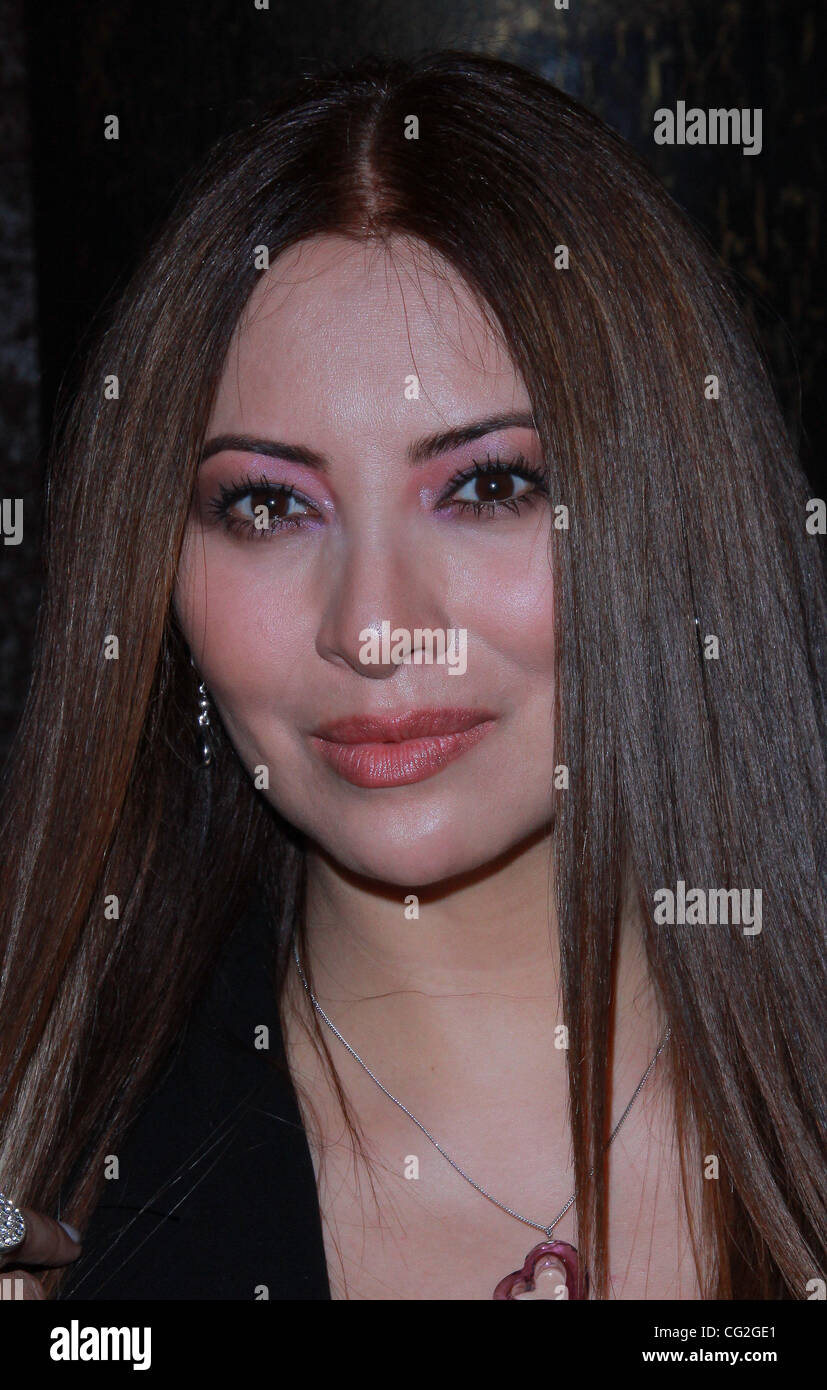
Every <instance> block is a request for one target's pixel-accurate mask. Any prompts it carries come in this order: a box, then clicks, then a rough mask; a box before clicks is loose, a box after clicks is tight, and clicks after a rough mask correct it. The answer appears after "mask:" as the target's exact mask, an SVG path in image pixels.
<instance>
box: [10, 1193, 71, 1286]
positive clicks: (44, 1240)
mask: <svg viewBox="0 0 827 1390" xmlns="http://www.w3.org/2000/svg"><path fill="white" fill-rule="evenodd" d="M20 1210H21V1212H22V1214H23V1220H24V1221H25V1223H26V1238H25V1240H23V1241H22V1243H21V1244H20V1245H18V1246H16V1247H15V1249H14V1250H12V1251H10V1252H9V1258H11V1259H13V1260H14V1262H15V1264H24V1265H67V1264H70V1263H71V1261H72V1260H76V1259H77V1257H78V1255H79V1254H80V1252H81V1247H80V1244H79V1243H78V1242H76V1241H74V1240H72V1238H71V1236H70V1235H69V1233H68V1231H66V1230H65V1229H64V1227H63V1226H61V1224H60V1222H59V1221H53V1220H52V1218H51V1216H44V1215H43V1213H42V1212H39V1211H32V1210H31V1208H30V1207H21V1208H20ZM4 1272H5V1271H4Z"/></svg>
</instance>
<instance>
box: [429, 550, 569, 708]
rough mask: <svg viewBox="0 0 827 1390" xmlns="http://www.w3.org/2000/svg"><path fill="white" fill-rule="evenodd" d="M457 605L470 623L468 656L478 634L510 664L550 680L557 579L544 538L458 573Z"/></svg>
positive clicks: (486, 647) (491, 649) (469, 658)
mask: <svg viewBox="0 0 827 1390" xmlns="http://www.w3.org/2000/svg"><path fill="white" fill-rule="evenodd" d="M455 595H456V597H457V599H458V602H457V604H456V606H455V605H454V604H453V603H452V605H451V607H452V611H461V612H462V613H463V614H464V618H463V625H464V626H465V627H467V628H468V661H469V669H470V663H471V653H472V650H473V645H474V641H475V639H477V640H478V641H479V642H480V643H481V644H482V647H483V649H484V650H487V651H490V652H494V653H497V654H498V655H499V656H501V657H503V658H505V660H506V662H507V664H508V667H509V668H512V669H513V668H518V669H519V670H521V671H523V672H525V673H526V674H527V675H531V674H536V675H537V676H539V677H542V678H543V680H544V681H546V682H547V681H549V680H550V679H551V678H552V676H553V671H554V585H553V581H552V573H551V565H550V562H549V558H548V551H547V547H546V545H545V544H539V543H538V544H536V545H535V546H532V547H526V548H525V549H524V550H520V551H519V552H516V551H515V550H511V551H510V552H506V551H503V554H502V555H501V556H492V555H490V554H489V555H488V556H487V557H486V564H485V568H484V572H476V571H474V570H472V569H465V571H464V574H462V575H461V576H460V575H459V574H457V577H456V581H455Z"/></svg>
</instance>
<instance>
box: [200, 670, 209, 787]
mask: <svg viewBox="0 0 827 1390" xmlns="http://www.w3.org/2000/svg"><path fill="white" fill-rule="evenodd" d="M198 708H199V710H200V711H201V713H200V714H199V716H198V727H199V729H200V730H201V740H202V742H201V762H202V764H203V766H204V767H209V765H210V763H211V762H212V748H211V747H210V738H209V732H208V731H209V729H210V728H211V727H212V726H211V724H210V697H209V695H208V694H207V687H206V685H205V684H204V682H203V681H202V682H201V684H200V685H199V687H198Z"/></svg>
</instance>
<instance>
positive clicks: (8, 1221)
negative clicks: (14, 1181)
mask: <svg viewBox="0 0 827 1390" xmlns="http://www.w3.org/2000/svg"><path fill="white" fill-rule="evenodd" d="M25 1239H26V1222H25V1221H24V1220H23V1213H22V1212H21V1211H18V1209H17V1207H16V1206H15V1205H14V1202H10V1201H9V1199H8V1197H7V1196H6V1195H5V1193H3V1192H0V1259H2V1258H3V1256H4V1255H8V1254H9V1253H10V1252H11V1251H12V1250H16V1249H17V1247H18V1245H22V1244H23V1241H24V1240H25Z"/></svg>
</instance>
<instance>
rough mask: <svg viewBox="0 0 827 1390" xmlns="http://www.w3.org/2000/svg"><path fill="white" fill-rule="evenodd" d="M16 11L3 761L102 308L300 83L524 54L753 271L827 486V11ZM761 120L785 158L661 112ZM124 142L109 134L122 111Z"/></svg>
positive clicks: (636, 2) (7, 24)
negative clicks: (62, 460) (173, 219)
mask: <svg viewBox="0 0 827 1390" xmlns="http://www.w3.org/2000/svg"><path fill="white" fill-rule="evenodd" d="M569 4H570V8H569V9H568V10H557V9H555V5H554V0H535V3H530V2H525V0H476V3H473V4H472V3H463V0H417V3H415V4H411V3H410V0H404V2H403V3H400V2H399V0H270V3H269V9H265V10H257V9H256V8H255V3H254V0H166V3H155V2H154V0H117V2H116V0H105V2H104V0H84V2H83V3H81V0H60V3H49V0H40V2H39V3H38V0H31V3H29V4H25V3H24V0H0V87H1V88H2V116H0V120H1V121H2V125H0V135H2V149H3V154H4V160H3V168H2V173H0V267H1V268H0V421H2V433H1V434H0V450H1V451H2V453H1V454H0V469H2V471H1V472H0V495H2V496H3V497H22V498H23V499H24V540H23V543H22V544H21V545H19V546H5V545H0V602H2V610H3V627H2V632H0V759H2V757H3V756H4V754H5V751H6V749H7V747H8V742H9V739H10V737H11V734H12V732H13V729H14V727H15V725H16V722H17V718H18V716H19V713H20V708H21V704H22V700H23V697H24V694H25V689H26V684H27V681H28V677H29V669H30V660H31V647H32V636H33V626H34V617H35V613H36V607H37V599H38V593H39V569H40V561H39V544H40V496H41V489H42V482H43V476H42V469H43V454H44V449H45V443H46V441H47V439H48V431H49V427H50V422H51V417H52V411H53V407H54V400H55V394H56V391H57V387H58V384H59V382H60V380H61V378H62V376H63V375H64V374H65V373H67V372H68V373H69V380H70V381H71V380H72V379H73V373H74V372H75V371H76V370H77V365H78V363H79V361H80V360H81V357H82V353H83V347H84V343H85V341H86V340H87V339H88V335H89V333H90V331H91V329H92V326H93V320H94V316H95V314H96V313H97V312H98V311H99V310H100V309H101V307H102V306H104V305H105V304H106V303H107V302H108V301H109V299H110V298H111V297H112V296H113V295H114V294H116V293H117V291H118V289H119V287H120V286H121V285H122V284H123V283H124V281H125V280H126V278H127V277H128V274H129V272H130V271H131V269H132V268H133V266H134V263H135V261H136V260H137V259H138V258H139V256H140V255H141V253H142V251H143V250H144V248H145V246H146V243H147V241H148V239H149V238H150V237H151V234H152V232H153V231H154V230H155V229H156V228H157V226H158V224H159V223H160V222H161V221H163V218H164V216H165V214H166V212H167V211H168V210H169V208H170V206H171V203H172V201H173V197H174V193H175V190H176V187H177V185H178V183H179V181H180V179H181V178H182V176H183V175H184V173H185V172H186V171H187V170H188V169H189V168H190V167H191V165H192V164H193V163H194V162H195V160H196V159H197V158H198V157H199V156H200V155H201V154H202V153H203V152H204V151H205V149H206V148H207V147H208V146H209V145H210V144H211V143H212V141H213V140H215V139H216V138H217V137H218V136H219V135H220V134H222V133H224V132H225V131H226V130H229V129H231V128H232V127H233V126H234V125H236V124H237V123H238V122H239V121H241V120H243V119H246V117H247V116H248V114H249V112H250V108H251V107H252V106H254V105H255V104H257V103H258V102H260V101H262V100H267V99H269V98H271V97H273V96H275V95H276V94H277V93H278V92H279V90H280V87H281V86H282V84H283V82H284V81H285V80H286V79H288V78H290V77H292V76H294V75H295V74H296V73H297V72H299V71H304V70H311V69H313V68H314V67H315V66H316V65H318V63H319V62H324V61H329V60H331V59H334V60H339V61H342V62H347V61H350V60H351V59H354V58H357V57H359V56H360V55H361V54H363V53H366V52H371V51H372V52H380V53H385V54H392V55H399V56H402V57H407V56H413V55H414V54H416V53H418V52H420V51H422V50H427V49H432V48H437V47H452V48H465V49H471V50H474V51H479V52H485V53H491V54H494V55H498V56H501V57H505V58H508V59H510V60H512V61H514V62H518V63H522V64H524V65H525V66H527V67H530V68H533V69H534V70H535V71H537V72H540V73H542V74H543V75H544V76H545V77H547V78H548V79H549V80H550V81H552V82H554V83H555V84H556V85H557V86H559V87H562V88H563V89H564V90H565V91H567V92H569V93H570V94H571V95H572V96H575V97H577V98H578V99H580V100H582V101H583V102H585V104H586V105H588V106H590V107H591V108H592V109H593V110H594V111H596V112H597V113H598V114H599V115H600V116H602V117H603V119H604V120H606V121H608V122H609V124H610V125H612V126H614V127H615V129H616V130H618V131H620V133H621V134H622V135H624V136H625V137H626V139H627V140H629V141H630V142H631V143H632V144H633V145H634V146H635V147H636V148H637V149H638V150H639V152H640V153H642V154H643V155H644V157H645V158H647V159H648V161H649V163H650V164H651V166H652V167H653V168H654V169H655V170H656V171H657V173H658V174H659V175H660V177H661V178H662V180H663V181H664V183H665V184H666V186H667V188H668V189H669V190H670V192H671V193H672V194H673V196H674V197H675V198H676V199H677V200H678V202H679V203H681V205H682V206H683V207H684V208H685V209H686V210H687V211H688V212H689V213H690V215H691V216H692V217H693V219H694V220H695V222H696V223H697V224H698V225H700V226H701V227H702V228H703V229H704V231H705V232H706V234H707V236H708V237H709V239H710V240H711V241H712V243H713V245H714V246H715V247H716V248H717V250H718V252H719V254H720V255H721V256H722V258H723V259H724V261H726V262H727V264H729V265H730V266H731V267H732V268H733V270H734V271H735V272H736V275H737V277H738V281H739V284H740V286H741V288H742V291H743V294H744V296H745V298H746V301H747V303H748V305H749V308H750V312H751V313H752V315H753V317H754V319H755V321H756V323H757V326H758V328H759V332H760V334H761V337H762V340H763V343H764V346H765V351H766V354H767V357H768V359H769V362H770V366H771V369H772V372H773V377H774V380H775V383H776V386H777V389H778V393H779V397H780V399H781V403H782V407H783V409H784V411H785V414H786V417H787V420H788V423H789V425H790V427H791V429H792V430H793V433H794V435H795V437H796V438H797V439H798V441H799V443H800V447H801V450H802V458H803V462H804V466H805V468H806V469H807V471H808V473H809V475H810V479H811V482H812V484H813V488H814V491H816V492H817V491H818V490H819V488H820V486H822V482H821V474H820V467H819V460H820V458H821V457H822V452H823V444H824V436H825V429H826V428H827V426H825V422H824V420H823V418H822V412H821V411H820V410H819V405H820V403H821V402H822V401H823V400H824V399H825V394H826V393H825V373H826V371H827V368H825V325H824V309H823V298H822V288H823V277H824V261H823V258H822V257H821V255H820V246H819V240H820V238H819V231H820V217H821V190H822V182H823V149H824V145H823V139H822V125H823V122H824V121H825V118H827V103H826V102H825V97H824V86H825V82H824V78H823V77H822V76H821V73H820V63H819V59H820V58H821V57H822V42H821V40H822V26H823V19H822V16H821V9H822V6H821V5H820V4H819V3H817V0H813V2H812V3H807V0H798V3H796V2H795V0H729V2H728V3H720V0H719V2H718V3H713V0H623V3H620V4H618V3H612V0H569ZM680 99H683V100H685V101H686V102H687V104H688V105H695V106H700V107H703V108H709V107H717V106H723V107H732V106H738V107H760V108H762V110H763V150H762V153H761V154H760V155H758V156H745V155H743V154H742V153H741V150H740V148H739V147H731V146H718V147H715V146H690V147H683V148H681V147H678V146H672V147H669V146H656V145H655V144H654V142H653V138H652V132H653V119H652V118H653V113H654V111H655V110H656V108H657V107H659V106H662V105H663V106H671V107H674V104H675V102H676V101H678V100H680ZM110 113H114V114H117V115H118V116H119V118H120V139H119V140H117V141H107V140H104V138H103V123H104V117H105V116H106V115H108V114H110Z"/></svg>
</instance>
